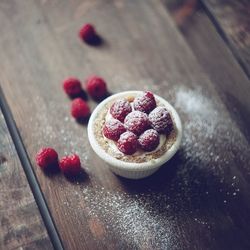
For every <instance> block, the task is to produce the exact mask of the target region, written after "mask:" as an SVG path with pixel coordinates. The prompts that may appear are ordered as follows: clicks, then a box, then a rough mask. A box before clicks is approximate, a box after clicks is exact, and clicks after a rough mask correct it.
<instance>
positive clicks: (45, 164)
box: [36, 148, 58, 170]
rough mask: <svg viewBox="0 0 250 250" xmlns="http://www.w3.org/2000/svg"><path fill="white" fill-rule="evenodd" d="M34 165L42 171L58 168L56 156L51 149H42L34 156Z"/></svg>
mask: <svg viewBox="0 0 250 250" xmlns="http://www.w3.org/2000/svg"><path fill="white" fill-rule="evenodd" d="M36 163H37V165H38V166H39V167H41V168H42V169H44V170H45V169H49V168H51V167H55V166H58V154H57V152H56V151H55V150H54V149H53V148H42V149H40V151H39V152H38V153H37V155H36Z"/></svg>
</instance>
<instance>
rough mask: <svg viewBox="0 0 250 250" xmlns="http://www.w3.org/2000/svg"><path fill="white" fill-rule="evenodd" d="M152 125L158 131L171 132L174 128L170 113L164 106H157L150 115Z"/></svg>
mask: <svg viewBox="0 0 250 250" xmlns="http://www.w3.org/2000/svg"><path fill="white" fill-rule="evenodd" d="M148 118H149V121H150V124H151V126H152V127H153V128H154V129H155V130H156V131H157V132H158V133H165V134H169V133H170V132H171V131H172V129H173V121H172V118H171V115H170V113H169V112H168V111H167V109H166V108H164V107H157V108H155V109H154V110H153V111H152V112H151V113H150V114H149V116H148Z"/></svg>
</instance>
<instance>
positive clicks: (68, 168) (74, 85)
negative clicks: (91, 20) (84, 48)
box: [36, 24, 107, 176]
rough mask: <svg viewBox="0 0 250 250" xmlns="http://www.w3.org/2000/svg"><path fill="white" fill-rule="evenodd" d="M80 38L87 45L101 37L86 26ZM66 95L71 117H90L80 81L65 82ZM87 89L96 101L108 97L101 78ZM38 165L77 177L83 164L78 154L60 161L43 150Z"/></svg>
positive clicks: (50, 151) (93, 78) (51, 151)
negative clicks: (70, 100) (69, 101)
mask: <svg viewBox="0 0 250 250" xmlns="http://www.w3.org/2000/svg"><path fill="white" fill-rule="evenodd" d="M79 37H80V38H81V39H82V40H83V41H85V42H86V43H87V44H90V45H91V44H93V45H94V43H96V42H97V41H98V39H100V38H99V36H98V34H97V33H96V30H95V28H94V26H93V25H91V24H85V25H84V26H83V27H82V28H81V29H80V31H79ZM63 89H64V91H65V93H66V94H67V95H68V96H69V97H70V98H71V99H73V101H72V104H71V115H72V116H73V117H74V118H75V119H77V120H85V119H87V118H88V117H89V115H90V107H89V105H88V103H87V102H86V101H85V100H84V96H85V95H86V94H85V92H84V90H83V88H82V84H81V82H80V80H78V79H77V78H74V77H70V78H67V79H66V80H64V81H63ZM85 89H86V91H87V93H88V94H89V96H91V97H92V98H93V99H94V100H101V99H103V98H104V97H106V96H107V84H106V82H105V81H104V80H103V79H102V78H101V77H99V76H91V77H89V78H88V79H87V80H86V84H85ZM36 163H37V165H38V166H39V167H40V168H41V169H43V170H44V171H53V170H56V169H60V170H61V171H62V172H63V173H64V174H65V175H68V176H75V175H77V174H79V173H80V170H81V162H80V158H79V156H78V155H76V154H72V155H68V156H64V157H63V158H61V159H60V160H59V158H58V154H57V152H56V151H55V149H53V148H42V149H41V150H40V151H39V152H38V153H37V155H36Z"/></svg>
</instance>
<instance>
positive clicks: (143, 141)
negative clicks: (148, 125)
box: [138, 129, 160, 152]
mask: <svg viewBox="0 0 250 250" xmlns="http://www.w3.org/2000/svg"><path fill="white" fill-rule="evenodd" d="M138 142H139V145H140V147H141V148H142V149H143V150H145V151H148V152H149V151H153V150H154V149H156V148H157V146H158V145H159V143H160V136H159V134H158V133H157V131H155V130H154V129H148V130H146V131H145V132H144V133H143V134H141V135H140V137H139V139H138Z"/></svg>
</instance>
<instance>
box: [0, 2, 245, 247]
mask: <svg viewBox="0 0 250 250" xmlns="http://www.w3.org/2000/svg"><path fill="white" fill-rule="evenodd" d="M3 3H4V4H3ZM3 3H2V7H1V8H0V9H1V12H0V21H1V23H2V25H3V26H2V27H4V29H6V32H2V33H3V35H2V36H1V38H0V46H1V48H3V50H2V53H1V60H0V66H1V69H2V71H1V74H0V80H1V82H2V84H3V89H4V92H5V95H6V96H7V100H8V102H9V104H10V106H11V109H12V112H13V115H14V117H15V120H16V123H17V125H18V128H19V129H20V133H21V136H22V138H23V140H24V143H25V145H26V148H27V151H28V154H29V156H30V158H31V160H32V161H33V164H34V157H35V153H36V152H37V150H38V149H39V148H40V147H41V146H46V145H50V146H53V147H54V148H56V149H57V150H58V152H59V153H60V155H61V156H62V155H64V154H66V153H69V152H77V153H78V154H79V155H80V156H81V161H82V163H83V165H84V166H85V173H83V174H82V176H81V178H79V179H78V180H76V181H72V180H71V181H69V180H67V179H66V178H64V177H63V176H61V175H59V174H58V175H53V176H46V175H44V173H42V172H41V171H40V170H39V169H37V168H36V166H35V164H34V169H35V172H36V174H37V177H38V179H39V183H40V185H41V187H42V190H43V192H44V194H45V197H46V199H47V202H48V205H49V207H50V209H51V212H52V215H53V217H54V219H55V222H56V225H57V227H58V229H59V232H60V234H61V236H62V240H63V243H64V246H65V248H66V249H168V248H169V249H248V248H249V247H250V241H249V239H250V237H249V236H250V225H249V223H248V222H249V220H250V217H249V216H250V213H249V212H250V199H249V195H248V190H249V187H250V184H249V181H250V170H249V162H250V152H249V142H248V138H247V137H246V136H245V134H244V133H243V132H242V131H241V127H240V126H239V125H238V119H237V117H235V116H232V115H231V113H232V111H231V109H230V108H228V107H229V106H228V105H227V101H225V99H224V98H222V95H221V89H222V87H220V90H218V86H217V82H215V81H213V79H211V78H210V77H209V75H207V74H206V73H205V71H204V70H203V69H202V67H203V65H199V63H198V61H197V59H196V57H195V54H194V53H193V52H192V50H191V49H190V47H189V45H188V44H187V42H186V41H185V40H184V38H183V37H182V36H181V35H180V33H179V32H178V30H177V28H176V26H175V24H174V23H173V21H172V19H171V18H170V16H169V15H168V13H167V12H166V11H165V9H164V8H163V6H162V4H161V3H160V2H156V1H77V0H76V1H66V0H65V1H40V2H34V1H31V0H28V1H26V2H23V3H22V4H21V3H20V2H19V1H12V2H9V1H6V2H3ZM9 16H11V18H9V19H8V18H7V17H9ZM87 21H88V22H93V23H94V24H95V25H96V27H97V30H98V31H99V32H100V35H101V36H102V37H103V40H104V43H103V44H102V45H101V46H99V47H89V46H86V45H85V44H83V43H81V41H79V39H78V38H77V32H78V29H79V27H80V26H81V25H82V23H84V22H87ZM17 24H18V25H17ZM17 26H18V29H17V28H15V27H17ZM7 31H8V32H7ZM218 70H224V67H222V68H218ZM225 70H226V69H225ZM238 72H239V74H240V76H239V78H237V79H239V80H240V79H243V78H244V77H245V76H244V75H242V74H243V73H242V72H240V71H238ZM93 73H94V74H100V75H101V76H103V77H104V78H105V79H106V80H107V82H108V86H109V88H110V90H111V91H112V92H115V93H116V92H119V91H122V90H129V89H151V90H152V91H154V92H155V93H156V94H159V95H161V96H163V97H165V98H166V99H167V100H169V101H170V102H171V103H172V104H173V105H174V106H175V107H176V108H177V110H178V111H179V113H180V116H181V119H182V121H183V125H184V138H183V143H182V147H181V149H180V151H179V152H178V154H177V155H176V156H175V157H174V158H173V159H172V160H171V161H170V162H169V163H167V164H166V166H164V167H163V168H162V169H161V170H160V171H159V172H158V173H156V174H155V175H154V176H152V177H150V178H147V179H145V180H140V181H129V180H125V179H123V178H119V177H116V176H115V175H113V174H112V173H111V172H110V171H109V170H108V169H107V168H106V167H107V166H106V165H105V164H104V163H103V162H102V161H101V160H100V159H99V158H98V157H97V156H96V155H95V154H94V153H93V151H92V150H91V149H90V146H89V143H88V140H87V132H86V126H85V125H81V124H77V123H76V122H75V121H74V120H73V119H71V118H70V115H69V105H70V100H68V99H67V97H66V96H65V95H64V93H63V92H62V90H61V81H62V79H64V78H65V77H67V76H69V75H73V76H77V77H79V78H80V79H84V78H86V77H87V76H88V75H89V74H93ZM235 77H237V76H235ZM237 82H238V81H237ZM223 84H225V85H224V86H227V85H226V84H227V83H226V82H221V86H223ZM238 84H239V89H240V88H241V84H242V83H241V81H239V82H238ZM243 86H244V88H246V91H249V87H248V88H247V86H245V84H244V85H243ZM225 88H226V87H225ZM239 101H240V104H242V103H243V104H244V103H247V100H246V96H245V95H243V96H242V98H241V99H240V98H239ZM90 104H91V107H92V108H94V106H95V105H96V103H94V102H93V101H91V100H90ZM243 123H244V121H243Z"/></svg>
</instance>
